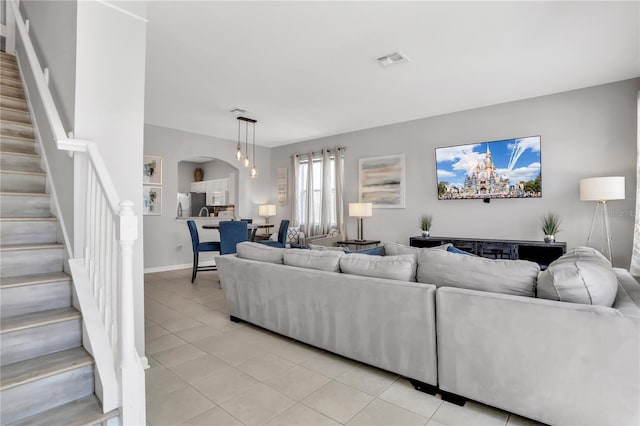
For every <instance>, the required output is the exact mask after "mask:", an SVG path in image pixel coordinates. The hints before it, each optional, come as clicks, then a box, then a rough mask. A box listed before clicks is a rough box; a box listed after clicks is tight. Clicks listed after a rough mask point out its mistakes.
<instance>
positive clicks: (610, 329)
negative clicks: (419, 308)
mask: <svg viewBox="0 0 640 426" xmlns="http://www.w3.org/2000/svg"><path fill="white" fill-rule="evenodd" d="M436 306H437V313H436V315H437V320H436V325H437V336H438V380H439V383H440V388H441V389H443V390H445V391H448V392H452V393H455V394H458V395H462V396H465V397H467V398H470V399H474V400H477V401H480V402H483V403H485V404H488V405H491V406H494V407H498V408H502V409H505V410H508V411H511V412H514V413H517V414H521V415H523V416H526V417H529V418H532V419H536V420H538V421H541V422H544V423H547V424H583V425H588V424H629V423H631V424H638V422H639V421H640V413H639V407H638V400H640V369H639V361H640V320H639V319H637V318H629V317H624V316H623V315H622V314H621V313H620V311H618V310H616V309H613V308H606V307H602V306H591V305H581V304H574V303H563V302H556V301H550V300H543V299H535V298H527V297H520V296H509V295H502V294H495V293H488V292H481V291H473V290H465V289H456V288H448V287H440V288H439V289H438V291H437V293H436Z"/></svg>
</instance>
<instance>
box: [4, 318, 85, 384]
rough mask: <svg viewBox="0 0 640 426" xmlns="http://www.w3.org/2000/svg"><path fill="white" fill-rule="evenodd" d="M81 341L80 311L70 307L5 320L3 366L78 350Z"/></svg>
mask: <svg viewBox="0 0 640 426" xmlns="http://www.w3.org/2000/svg"><path fill="white" fill-rule="evenodd" d="M81 342H82V325H81V321H80V312H78V311H77V310H75V309H74V308H71V307H67V308H60V309H51V310H48V311H42V312H34V313H29V314H21V315H14V316H11V317H5V318H2V324H0V361H1V362H0V365H3V366H4V365H8V364H13V363H16V362H21V361H26V360H28V359H31V358H35V357H39V356H44V355H49V354H52V353H55V352H59V351H64V350H67V349H72V348H76V347H79V346H80V345H81ZM2 381H3V382H4V378H3V380H2Z"/></svg>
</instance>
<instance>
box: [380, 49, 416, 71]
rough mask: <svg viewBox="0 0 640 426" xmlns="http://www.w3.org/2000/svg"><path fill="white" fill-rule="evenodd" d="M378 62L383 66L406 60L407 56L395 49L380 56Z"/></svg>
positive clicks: (407, 59)
mask: <svg viewBox="0 0 640 426" xmlns="http://www.w3.org/2000/svg"><path fill="white" fill-rule="evenodd" d="M377 61H378V63H379V64H380V65H381V66H383V67H388V66H389V65H395V64H399V63H401V62H408V61H409V58H407V57H406V56H405V55H404V53H402V52H400V51H397V52H393V53H389V54H388V55H385V56H382V57H380V58H378V59H377Z"/></svg>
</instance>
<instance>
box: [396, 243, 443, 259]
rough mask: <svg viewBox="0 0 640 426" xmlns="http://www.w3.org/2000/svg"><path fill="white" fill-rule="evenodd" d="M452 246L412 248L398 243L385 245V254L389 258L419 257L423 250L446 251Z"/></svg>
mask: <svg viewBox="0 0 640 426" xmlns="http://www.w3.org/2000/svg"><path fill="white" fill-rule="evenodd" d="M450 245H451V244H449V243H447V244H443V245H441V246H436V247H428V248H427V247H424V248H421V247H411V246H405V245H404V244H398V243H384V252H385V254H386V255H387V256H397V255H400V254H415V255H418V254H419V253H421V252H422V251H423V250H446V249H447V247H449V246H450Z"/></svg>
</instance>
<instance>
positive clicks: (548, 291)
mask: <svg viewBox="0 0 640 426" xmlns="http://www.w3.org/2000/svg"><path fill="white" fill-rule="evenodd" d="M617 291H618V279H617V278H616V274H615V272H614V271H613V268H612V267H611V263H609V260H608V259H607V258H606V257H604V256H603V255H602V254H600V253H599V252H598V251H597V250H594V249H592V248H590V247H577V248H575V249H573V250H570V251H568V252H567V253H566V254H565V255H563V256H562V257H560V258H559V259H557V260H555V261H554V262H552V263H551V264H550V265H549V267H548V268H547V269H546V270H545V271H543V272H542V273H541V274H540V277H539V278H538V297H539V298H542V299H550V300H560V301H562V302H572V303H583V304H586V305H600V306H608V307H611V306H612V305H613V302H614V300H615V298H616V293H617Z"/></svg>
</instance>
